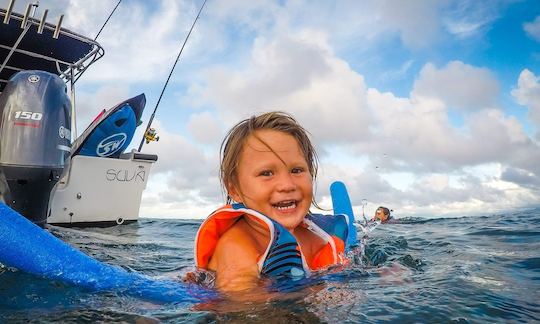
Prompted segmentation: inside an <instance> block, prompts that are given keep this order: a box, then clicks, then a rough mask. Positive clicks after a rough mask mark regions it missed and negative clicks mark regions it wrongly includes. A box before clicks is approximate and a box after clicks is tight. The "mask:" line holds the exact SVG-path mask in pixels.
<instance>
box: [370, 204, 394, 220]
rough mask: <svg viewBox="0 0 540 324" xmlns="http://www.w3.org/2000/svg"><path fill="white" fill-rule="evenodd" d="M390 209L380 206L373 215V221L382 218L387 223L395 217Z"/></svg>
mask: <svg viewBox="0 0 540 324" xmlns="http://www.w3.org/2000/svg"><path fill="white" fill-rule="evenodd" d="M390 211H391V210H390V209H388V208H386V207H383V206H380V207H379V208H377V210H376V211H375V216H373V219H372V221H376V220H380V221H381V223H386V222H388V221H389V220H391V219H393V217H392V215H390Z"/></svg>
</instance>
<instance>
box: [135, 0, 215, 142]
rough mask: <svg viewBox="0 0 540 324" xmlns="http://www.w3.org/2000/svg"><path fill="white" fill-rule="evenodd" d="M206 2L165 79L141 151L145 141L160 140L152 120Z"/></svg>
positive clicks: (147, 126) (142, 140) (202, 6)
mask: <svg viewBox="0 0 540 324" xmlns="http://www.w3.org/2000/svg"><path fill="white" fill-rule="evenodd" d="M205 4H206V0H204V2H203V4H202V5H201V8H200V9H199V13H198V14H197V17H195V20H194V21H193V24H192V25H191V28H190V29H189V32H188V34H187V36H186V38H185V39H184V43H183V44H182V47H181V48H180V52H178V56H176V61H174V64H173V66H172V68H171V71H170V72H169V76H168V77H167V81H165V85H163V89H161V94H160V95H159V98H158V101H157V103H156V106H155V107H154V111H153V112H152V115H151V116H150V120H149V121H148V125H146V130H145V131H144V135H143V138H142V139H141V143H140V144H139V152H140V151H141V150H142V147H143V144H144V142H145V141H146V143H150V141H154V140H159V137H157V136H156V131H155V130H154V129H152V128H151V126H152V121H153V120H154V117H155V116H156V111H157V108H158V106H159V103H160V102H161V98H162V97H163V93H164V92H165V89H166V88H167V85H168V84H169V80H170V79H171V76H172V74H173V71H174V68H175V67H176V63H178V60H179V59H180V55H182V51H184V46H186V43H187V41H188V39H189V36H190V35H191V31H192V30H193V27H195V23H197V20H199V16H200V15H201V12H202V10H203V8H204V5H205Z"/></svg>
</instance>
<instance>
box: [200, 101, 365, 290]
mask: <svg viewBox="0 0 540 324" xmlns="http://www.w3.org/2000/svg"><path fill="white" fill-rule="evenodd" d="M316 176H317V156H316V153H315V149H314V147H313V145H312V143H311V140H310V138H309V136H308V133H307V131H306V130H305V129H304V128H303V127H302V126H301V125H299V124H298V122H297V121H296V120H295V119H294V118H293V117H292V116H290V115H288V114H286V113H283V112H269V113H265V114H262V115H258V116H253V117H251V118H248V119H245V120H243V121H241V122H239V123H238V124H236V125H235V126H234V127H233V128H232V129H231V130H230V131H229V133H228V134H227V136H226V137H225V139H224V141H223V143H222V146H221V167H220V178H221V179H220V180H221V183H222V186H223V189H224V191H225V192H226V194H227V201H226V203H227V205H225V206H223V207H221V208H219V209H217V210H216V211H215V212H214V213H212V214H211V215H210V216H209V217H208V218H207V219H206V220H205V221H204V222H203V224H202V225H201V227H200V228H199V231H198V233H197V237H196V239H195V263H196V266H197V268H198V269H199V270H202V271H210V272H212V273H214V274H215V287H216V288H218V289H219V290H222V291H224V292H240V291H248V290H252V289H254V288H257V287H260V286H261V279H265V278H286V279H287V278H301V277H304V276H308V275H309V273H310V272H312V271H318V270H322V269H326V268H328V267H330V266H333V265H339V264H344V263H346V259H345V258H344V246H345V242H346V240H347V235H349V234H348V227H347V221H346V217H347V216H345V215H317V214H312V213H311V212H310V211H309V208H310V206H311V205H312V204H313V205H314V206H317V205H316V202H315V201H314V194H313V186H314V183H315V179H316ZM321 221H322V222H321ZM328 221H330V222H333V223H332V224H333V225H332V226H330V227H328V226H324V224H328ZM321 223H323V225H320V224H321ZM319 225H320V226H319ZM322 227H324V228H325V230H323V229H322ZM351 235H356V231H354V233H351ZM287 280H290V279H287Z"/></svg>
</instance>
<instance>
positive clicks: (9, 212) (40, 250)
mask: <svg viewBox="0 0 540 324" xmlns="http://www.w3.org/2000/svg"><path fill="white" fill-rule="evenodd" d="M330 192H331V196H332V203H333V206H334V214H345V215H347V216H348V217H349V232H350V233H354V234H353V235H348V239H347V242H345V243H346V249H347V250H348V249H350V248H351V247H353V246H355V245H357V239H356V228H355V227H354V214H353V211H352V206H351V201H350V199H349V195H348V193H347V188H346V187H345V185H344V184H343V183H342V182H334V183H333V184H332V185H331V187H330ZM0 240H1V244H0V263H2V264H4V265H6V266H8V267H13V268H17V269H19V270H20V271H23V272H27V273H30V274H33V275H36V276H40V277H44V278H47V279H51V280H58V281H62V282H66V283H69V284H73V285H77V286H81V287H84V288H87V289H90V290H93V291H111V290H115V291H117V290H120V291H122V292H124V293H126V294H128V295H131V296H136V297H139V298H143V299H150V300H155V301H162V302H200V301H201V300H204V299H209V298H215V297H216V296H218V295H217V293H216V292H215V291H212V290H208V289H204V288H201V287H199V286H195V285H193V286H189V285H185V284H183V283H181V282H177V281H172V280H158V279H153V278H150V277H148V276H144V275H141V274H139V273H136V272H128V271H126V270H124V269H122V268H120V267H118V266H113V265H110V264H106V263H103V262H100V261H98V260H96V259H94V258H92V257H90V256H88V255H86V254H84V253H82V252H81V251H79V250H77V249H75V248H73V247H71V246H70V245H68V244H67V243H65V242H63V241H62V240H60V239H58V238H56V237H55V236H54V235H52V234H50V233H49V232H47V231H45V230H43V229H42V228H40V227H39V226H37V225H35V224H34V223H32V222H31V221H29V220H27V219H26V218H24V217H23V216H21V215H20V214H19V213H17V212H16V211H14V210H13V209H11V208H9V207H8V206H7V205H5V204H3V203H0Z"/></svg>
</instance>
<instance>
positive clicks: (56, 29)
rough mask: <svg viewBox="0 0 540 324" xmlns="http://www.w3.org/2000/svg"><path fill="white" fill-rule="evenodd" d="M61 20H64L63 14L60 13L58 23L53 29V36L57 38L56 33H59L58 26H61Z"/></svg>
mask: <svg viewBox="0 0 540 324" xmlns="http://www.w3.org/2000/svg"><path fill="white" fill-rule="evenodd" d="M62 20H64V15H60V18H58V23H57V24H56V28H55V29H54V34H53V38H54V39H58V35H60V27H61V26H62Z"/></svg>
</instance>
